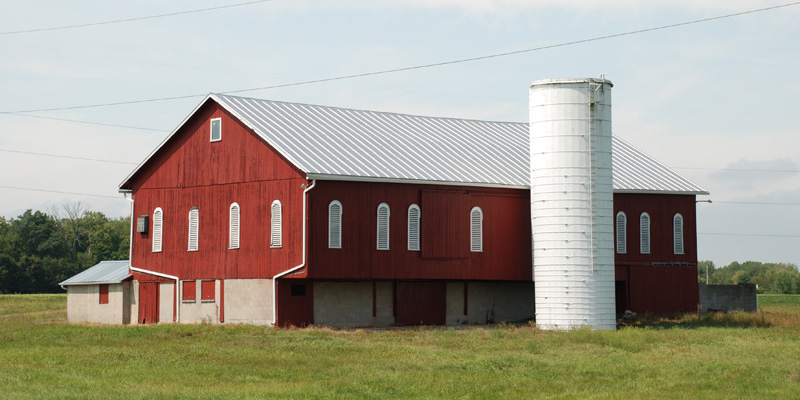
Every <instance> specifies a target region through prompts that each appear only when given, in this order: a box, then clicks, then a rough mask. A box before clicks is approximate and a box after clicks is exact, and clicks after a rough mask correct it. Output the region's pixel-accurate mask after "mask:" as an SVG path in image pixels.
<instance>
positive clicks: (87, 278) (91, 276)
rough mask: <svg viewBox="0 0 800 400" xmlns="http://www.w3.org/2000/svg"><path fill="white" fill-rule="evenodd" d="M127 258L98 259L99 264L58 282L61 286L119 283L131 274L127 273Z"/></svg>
mask: <svg viewBox="0 0 800 400" xmlns="http://www.w3.org/2000/svg"><path fill="white" fill-rule="evenodd" d="M129 265H130V263H129V262H128V260H123V261H100V263H99V264H97V265H95V266H94V267H91V268H89V269H87V270H86V271H83V272H81V273H80V274H78V275H75V276H73V277H72V278H69V279H67V280H65V281H64V282H61V283H59V285H61V286H70V285H98V284H101V283H120V282H122V281H124V280H125V279H128V278H129V277H131V276H133V275H131V274H129V273H128V266H129Z"/></svg>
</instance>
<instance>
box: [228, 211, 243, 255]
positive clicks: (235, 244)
mask: <svg viewBox="0 0 800 400" xmlns="http://www.w3.org/2000/svg"><path fill="white" fill-rule="evenodd" d="M234 208H235V209H236V221H235V222H236V224H235V226H234V220H233V210H234ZM241 233H242V207H240V206H239V203H237V202H235V201H234V202H233V203H231V206H230V208H229V212H228V249H230V250H236V249H238V248H239V245H240V244H241V243H240V239H241Z"/></svg>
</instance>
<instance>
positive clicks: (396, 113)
mask: <svg viewBox="0 0 800 400" xmlns="http://www.w3.org/2000/svg"><path fill="white" fill-rule="evenodd" d="M209 95H211V96H215V97H233V98H238V99H247V100H253V101H259V102H266V103H277V104H288V105H296V106H307V107H319V108H327V109H334V110H343V111H354V112H363V113H375V114H384V115H399V116H404V117H415V118H431V119H440V120H441V119H444V120H454V121H470V122H484V123H490V124H510V125H528V124H529V123H528V122H514V121H496V120H486V119H474V118H458V117H440V116H433V115H421V114H408V113H401V112H394V111H378V110H367V109H362V108H348V107H339V106H326V105H322V104H311V103H300V102H294V101H282V100H269V99H259V98H256V97H246V96H234V95H229V94H225V93H209Z"/></svg>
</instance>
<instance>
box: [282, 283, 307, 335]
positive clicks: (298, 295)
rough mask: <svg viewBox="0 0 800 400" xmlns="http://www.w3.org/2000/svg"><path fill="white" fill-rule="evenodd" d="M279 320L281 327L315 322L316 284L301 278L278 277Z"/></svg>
mask: <svg viewBox="0 0 800 400" xmlns="http://www.w3.org/2000/svg"><path fill="white" fill-rule="evenodd" d="M277 285H278V321H277V325H278V326H280V327H288V326H308V325H311V324H313V323H314V290H313V289H314V285H313V283H311V282H309V281H306V280H300V279H278V281H277Z"/></svg>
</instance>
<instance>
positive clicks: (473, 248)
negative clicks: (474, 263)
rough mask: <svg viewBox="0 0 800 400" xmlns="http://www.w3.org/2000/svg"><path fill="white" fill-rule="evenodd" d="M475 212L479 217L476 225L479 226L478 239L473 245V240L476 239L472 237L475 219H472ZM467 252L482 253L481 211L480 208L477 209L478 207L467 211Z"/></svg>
mask: <svg viewBox="0 0 800 400" xmlns="http://www.w3.org/2000/svg"><path fill="white" fill-rule="evenodd" d="M476 211H477V212H478V215H479V216H480V220H479V221H478V224H479V225H480V226H478V238H477V239H478V243H475V241H476V240H475V239H476V238H475V236H474V234H475V219H474V217H473V214H474V213H475V212H476ZM476 244H477V245H478V247H476V246H475V245H476ZM469 250H470V252H472V253H481V252H483V210H481V208H480V207H478V206H475V207H472V209H471V210H469Z"/></svg>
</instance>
